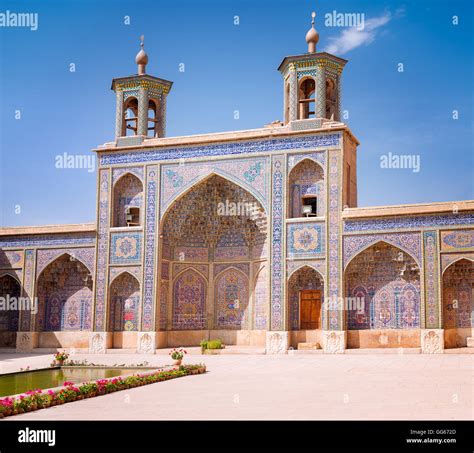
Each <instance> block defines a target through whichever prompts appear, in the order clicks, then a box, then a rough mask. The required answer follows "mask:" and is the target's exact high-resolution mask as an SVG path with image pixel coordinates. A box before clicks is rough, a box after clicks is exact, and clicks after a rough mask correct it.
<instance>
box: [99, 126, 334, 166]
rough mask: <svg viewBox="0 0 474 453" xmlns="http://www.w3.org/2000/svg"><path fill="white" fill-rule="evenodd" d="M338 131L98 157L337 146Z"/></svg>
mask: <svg viewBox="0 0 474 453" xmlns="http://www.w3.org/2000/svg"><path fill="white" fill-rule="evenodd" d="M340 137H341V134H340V133H339V132H337V133H332V134H319V135H314V136H307V137H291V138H277V139H272V140H268V139H267V140H256V141H239V142H236V143H219V144H215V145H206V146H186V147H178V148H160V149H156V150H155V149H147V150H146V151H134V152H117V151H114V152H112V153H105V154H103V155H102V156H100V159H99V164H100V166H105V165H116V164H130V163H134V162H137V163H144V162H152V161H160V160H171V159H172V160H175V159H181V158H192V157H202V156H206V157H212V156H225V155H236V154H250V153H255V152H271V151H285V150H293V149H310V148H326V147H330V146H338V145H339V140H340Z"/></svg>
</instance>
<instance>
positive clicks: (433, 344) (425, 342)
mask: <svg viewBox="0 0 474 453" xmlns="http://www.w3.org/2000/svg"><path fill="white" fill-rule="evenodd" d="M421 352H422V353H423V354H442V353H443V352H444V330H443V329H423V330H422V331H421Z"/></svg>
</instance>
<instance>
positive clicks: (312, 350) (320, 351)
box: [288, 349, 324, 355]
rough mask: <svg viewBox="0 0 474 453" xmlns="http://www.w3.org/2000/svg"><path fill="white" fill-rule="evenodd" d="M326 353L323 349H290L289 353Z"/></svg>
mask: <svg viewBox="0 0 474 453" xmlns="http://www.w3.org/2000/svg"><path fill="white" fill-rule="evenodd" d="M308 354H310V355H312V354H324V351H323V350H322V349H288V355H308Z"/></svg>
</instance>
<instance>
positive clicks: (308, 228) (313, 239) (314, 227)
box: [286, 222, 325, 258]
mask: <svg viewBox="0 0 474 453" xmlns="http://www.w3.org/2000/svg"><path fill="white" fill-rule="evenodd" d="M324 227H325V225H324V223H323V222H321V223H316V224H314V223H309V222H301V223H290V224H288V226H287V243H286V244H287V257H288V258H293V257H301V258H310V257H314V256H317V255H323V254H324V253H325V248H324V242H325V239H324V236H325V228H324Z"/></svg>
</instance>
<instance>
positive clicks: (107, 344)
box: [89, 332, 113, 354]
mask: <svg viewBox="0 0 474 453" xmlns="http://www.w3.org/2000/svg"><path fill="white" fill-rule="evenodd" d="M112 344H113V333H112V332H91V334H90V337H89V353H91V354H105V352H106V351H107V349H109V348H111V347H112Z"/></svg>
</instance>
